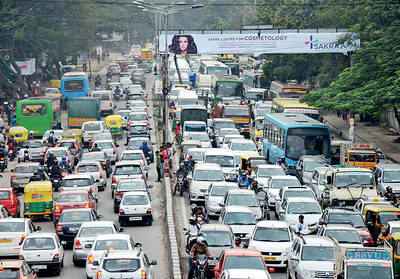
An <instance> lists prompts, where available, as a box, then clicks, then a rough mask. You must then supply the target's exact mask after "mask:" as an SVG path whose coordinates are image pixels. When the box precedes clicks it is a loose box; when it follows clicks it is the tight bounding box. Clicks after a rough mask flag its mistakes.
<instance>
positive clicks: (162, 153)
mask: <svg viewBox="0 0 400 279" xmlns="http://www.w3.org/2000/svg"><path fill="white" fill-rule="evenodd" d="M160 158H161V174H163V173H164V162H165V160H166V159H167V155H166V154H165V152H164V149H163V148H162V146H160Z"/></svg>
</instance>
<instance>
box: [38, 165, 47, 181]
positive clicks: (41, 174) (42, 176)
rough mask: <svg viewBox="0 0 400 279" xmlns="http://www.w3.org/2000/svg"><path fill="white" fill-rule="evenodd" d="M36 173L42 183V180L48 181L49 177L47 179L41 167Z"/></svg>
mask: <svg viewBox="0 0 400 279" xmlns="http://www.w3.org/2000/svg"><path fill="white" fill-rule="evenodd" d="M38 172H39V175H40V178H41V180H42V181H44V180H49V177H48V176H47V174H46V173H45V172H44V170H43V168H42V167H40V168H38Z"/></svg>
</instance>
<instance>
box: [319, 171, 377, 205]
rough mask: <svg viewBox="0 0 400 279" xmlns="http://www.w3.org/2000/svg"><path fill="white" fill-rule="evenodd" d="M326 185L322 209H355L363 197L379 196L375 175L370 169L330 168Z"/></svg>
mask: <svg viewBox="0 0 400 279" xmlns="http://www.w3.org/2000/svg"><path fill="white" fill-rule="evenodd" d="M324 185H325V189H324V190H323V191H322V192H321V198H320V202H321V207H322V208H326V207H328V206H331V205H334V206H338V205H342V206H351V207H353V206H354V205H355V203H356V202H357V201H358V200H359V199H361V198H362V197H363V195H365V196H377V191H376V184H375V178H374V173H373V172H372V170H370V169H368V168H358V167H355V166H348V167H342V166H340V167H334V166H329V169H328V170H327V171H326V173H325V179H324Z"/></svg>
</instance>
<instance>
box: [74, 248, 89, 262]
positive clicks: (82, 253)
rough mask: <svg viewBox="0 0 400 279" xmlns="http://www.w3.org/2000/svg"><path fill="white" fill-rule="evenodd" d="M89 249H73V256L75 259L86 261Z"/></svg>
mask: <svg viewBox="0 0 400 279" xmlns="http://www.w3.org/2000/svg"><path fill="white" fill-rule="evenodd" d="M89 250H90V249H88V250H84V249H82V250H74V258H75V260H76V261H86V260H87V254H88V252H89Z"/></svg>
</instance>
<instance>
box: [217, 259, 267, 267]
mask: <svg viewBox="0 0 400 279" xmlns="http://www.w3.org/2000/svg"><path fill="white" fill-rule="evenodd" d="M249 267H251V269H258V270H265V264H264V261H263V259H262V257H261V256H258V257H249V256H246V257H244V256H229V257H226V260H225V266H224V269H249Z"/></svg>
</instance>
